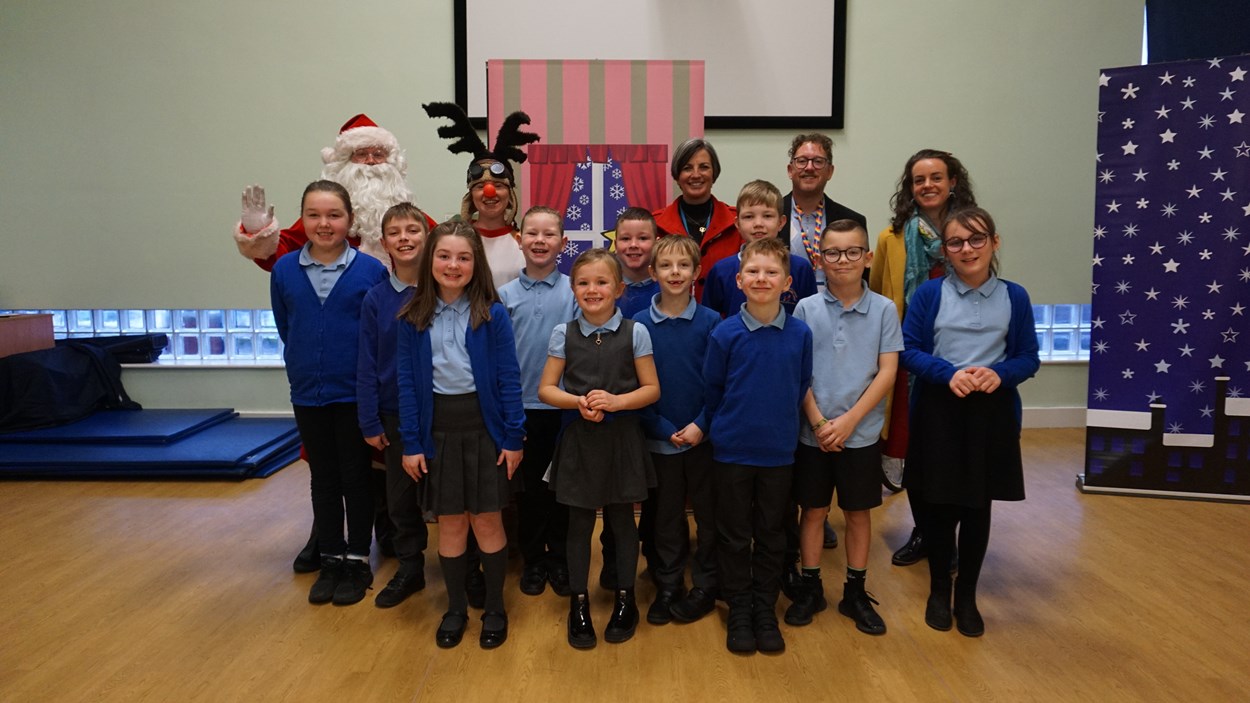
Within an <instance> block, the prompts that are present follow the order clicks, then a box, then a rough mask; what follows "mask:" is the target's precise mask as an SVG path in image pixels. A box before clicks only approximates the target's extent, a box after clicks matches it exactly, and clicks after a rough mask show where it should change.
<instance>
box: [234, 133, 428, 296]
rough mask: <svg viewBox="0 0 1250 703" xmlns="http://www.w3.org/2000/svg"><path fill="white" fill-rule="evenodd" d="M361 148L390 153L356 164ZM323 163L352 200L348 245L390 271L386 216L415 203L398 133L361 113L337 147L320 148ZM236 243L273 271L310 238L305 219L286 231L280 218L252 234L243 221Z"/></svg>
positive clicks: (323, 173) (327, 175)
mask: <svg viewBox="0 0 1250 703" xmlns="http://www.w3.org/2000/svg"><path fill="white" fill-rule="evenodd" d="M362 147H382V148H384V149H386V151H387V154H388V155H387V159H386V161H384V162H382V163H379V164H365V163H353V162H352V153H353V152H355V151H356V150H357V149H360V148H362ZM321 160H322V162H323V163H325V166H324V167H323V168H322V169H321V177H322V178H324V179H326V180H331V181H334V182H335V183H338V184H340V185H342V186H343V187H344V188H346V189H347V192H348V194H349V195H351V198H352V210H353V214H354V215H355V218H354V221H353V222H352V228H351V231H350V232H349V234H348V239H347V241H348V242H349V243H350V244H351V245H352V246H353V247H356V248H358V249H360V251H362V252H365V253H367V254H369V255H371V256H374V257H375V258H377V259H378V260H379V261H381V262H382V263H383V264H385V265H386V267H387V268H388V269H389V268H390V265H391V262H390V257H389V256H387V255H386V252H385V251H384V250H383V248H382V215H384V214H386V211H387V209H389V208H390V207H391V206H392V205H395V204H396V203H401V202H411V201H412V191H411V190H409V188H408V184H407V182H406V181H405V178H406V176H407V173H408V159H407V158H406V157H405V156H404V152H403V151H402V150H401V149H400V148H399V142H398V140H396V139H395V135H394V134H391V133H390V132H389V131H387V130H385V129H383V128H381V127H379V126H378V125H377V124H376V123H375V122H374V121H373V120H371V119H369V118H368V117H367V116H365V115H363V114H361V115H356V116H355V117H353V118H351V119H350V120H348V121H347V122H346V123H344V125H343V127H342V128H341V129H340V130H339V136H338V138H337V139H336V140H335V142H334V146H333V147H326V148H324V149H322V150H321ZM425 219H426V226H427V227H429V228H430V229H433V228H434V226H435V225H436V224H437V223H436V222H435V221H434V220H433V219H432V218H431V217H430V216H429V215H428V214H427V215H426V218H425ZM234 240H235V244H237V245H238V247H239V253H240V254H242V255H243V256H246V257H247V258H249V259H252V260H253V261H255V262H256V265H257V266H260V267H261V268H262V269H264V270H266V271H269V270H270V269H272V268H273V265H274V264H275V263H277V261H278V259H280V258H281V257H282V255H283V254H286V253H288V252H292V251H296V250H298V249H299V248H300V247H302V246H304V243H305V242H307V241H308V235H307V234H305V233H304V223H303V221H302V220H300V219H298V218H297V219H296V220H295V222H294V224H292V225H291V226H290V227H288V228H286V229H279V227H278V223H277V220H270V222H269V224H268V225H266V226H265V227H263V228H261V229H260V230H259V231H257V232H252V233H249V232H247V231H246V230H244V228H243V224H242V222H239V223H236V224H235V228H234Z"/></svg>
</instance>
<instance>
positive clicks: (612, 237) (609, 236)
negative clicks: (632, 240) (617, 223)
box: [600, 229, 616, 254]
mask: <svg viewBox="0 0 1250 703" xmlns="http://www.w3.org/2000/svg"><path fill="white" fill-rule="evenodd" d="M600 234H602V235H603V238H604V239H606V240H608V246H607V247H605V248H606V249H607V250H608V251H610V252H612V253H613V254H615V253H616V230H614V229H610V230H607V231H606V232H601V233H600Z"/></svg>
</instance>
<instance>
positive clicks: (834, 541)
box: [821, 520, 838, 549]
mask: <svg viewBox="0 0 1250 703" xmlns="http://www.w3.org/2000/svg"><path fill="white" fill-rule="evenodd" d="M821 546H822V547H824V548H825V549H837V548H838V533H837V532H835V531H834V529H833V525H830V524H829V521H828V520H825V541H824V543H823V544H822V545H821Z"/></svg>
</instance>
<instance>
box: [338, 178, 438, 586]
mask: <svg viewBox="0 0 1250 703" xmlns="http://www.w3.org/2000/svg"><path fill="white" fill-rule="evenodd" d="M427 222H428V220H427V219H426V216H425V213H423V212H421V210H419V209H417V206H416V205H413V204H412V203H399V204H397V205H394V206H392V207H391V208H390V209H389V210H387V211H386V214H384V215H383V216H382V248H383V249H384V250H385V251H386V253H387V254H388V255H390V258H391V275H390V277H389V280H386V281H382V282H381V283H379V284H377V285H376V286H374V287H373V288H372V289H371V290H370V291H369V292H368V293H366V294H365V298H364V300H363V301H362V302H361V304H360V346H359V351H358V354H357V357H356V414H357V420H358V421H359V424H360V431H361V433H362V434H363V435H364V437H365V441H366V442H368V443H369V446H371V447H373V448H374V449H375V450H377V451H380V452H382V456H383V457H384V459H385V463H386V475H385V481H386V482H385V487H386V494H385V502H386V512H387V513H389V515H390V521H391V522H393V523H394V525H395V532H394V536H393V538H392V540H391V542H392V544H393V545H394V549H395V556H396V557H397V558H398V560H399V568H398V569H396V571H395V575H394V577H393V578H392V579H391V580H390V582H389V583H387V584H386V588H383V589H382V590H381V591H380V592H379V593H378V595H377V597H376V598H375V599H374V605H376V606H378V607H379V608H392V607H394V606H396V605H399V604H400V603H402V602H403V601H404V600H405V599H406V598H408V596H410V595H412V594H413V593H416V592H417V591H420V590H421V589H423V588H425V548H426V546H427V543H428V540H429V531H428V528H427V527H426V525H425V518H424V514H423V513H422V510H421V505H420V503H419V502H418V500H417V484H416V482H415V481H413V480H412V477H411V476H409V475H408V473H407V472H406V471H404V467H403V463H402V460H403V454H404V451H403V450H404V443H403V440H402V439H401V437H400V434H399V382H398V380H397V378H398V376H397V374H398V371H397V367H396V353H397V351H398V346H399V337H398V331H397V330H398V327H397V324H398V317H399V309H400V308H402V307H403V306H404V304H405V303H407V302H408V299H409V298H411V297H412V293H413V291H414V290H416V285H417V267H418V265H419V263H420V260H421V253H422V250H423V249H424V248H425V239H426V236H427V235H429V227H428V224H427ZM370 473H371V474H372V473H373V472H372V471H371V472H370ZM375 490H376V489H375Z"/></svg>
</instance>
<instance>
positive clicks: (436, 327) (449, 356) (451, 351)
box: [430, 295, 477, 395]
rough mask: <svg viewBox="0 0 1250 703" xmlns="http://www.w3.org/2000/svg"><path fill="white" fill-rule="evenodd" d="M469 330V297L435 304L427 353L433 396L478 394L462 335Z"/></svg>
mask: <svg viewBox="0 0 1250 703" xmlns="http://www.w3.org/2000/svg"><path fill="white" fill-rule="evenodd" d="M468 328H469V297H468V296H467V295H461V296H460V297H459V298H456V299H455V301H453V302H452V303H451V304H450V305H449V304H447V303H444V302H443V300H442V298H439V299H438V300H436V301H435V302H434V319H433V321H432V322H431V323H430V352H431V361H432V362H433V364H434V392H435V393H438V394H439V395H463V394H465V393H473V392H474V391H476V390H477V383H476V382H474V380H473V364H472V362H470V361H469V347H468V345H467V344H466V342H465V332H466V330H468Z"/></svg>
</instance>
